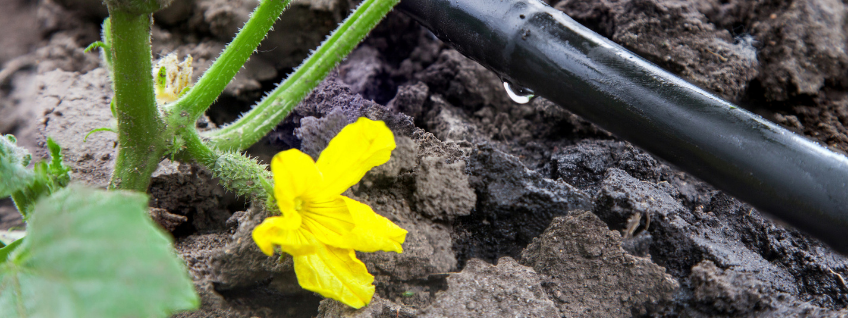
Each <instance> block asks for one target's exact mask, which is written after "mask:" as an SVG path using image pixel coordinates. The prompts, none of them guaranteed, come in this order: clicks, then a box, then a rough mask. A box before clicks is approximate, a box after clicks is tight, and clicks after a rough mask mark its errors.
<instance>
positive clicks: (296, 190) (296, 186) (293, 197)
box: [271, 149, 324, 214]
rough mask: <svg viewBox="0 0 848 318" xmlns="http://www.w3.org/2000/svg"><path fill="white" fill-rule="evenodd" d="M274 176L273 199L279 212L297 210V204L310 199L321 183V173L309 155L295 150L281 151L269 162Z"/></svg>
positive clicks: (284, 212)
mask: <svg viewBox="0 0 848 318" xmlns="http://www.w3.org/2000/svg"><path fill="white" fill-rule="evenodd" d="M271 172H272V173H273V174H274V198H275V199H277V205H279V207H280V211H282V212H283V214H286V213H287V212H289V211H293V210H297V209H299V208H300V207H299V206H297V205H298V203H302V202H303V201H308V200H310V199H311V197H310V194H312V193H315V191H313V190H314V189H316V187H318V186H320V185H321V183H323V180H324V178H323V177H322V176H321V171H319V170H318V167H317V166H316V165H315V161H313V160H312V157H309V155H307V154H305V153H302V152H300V150H297V149H290V150H286V151H282V152H280V153H278V154H277V155H275V156H274V159H272V160H271Z"/></svg>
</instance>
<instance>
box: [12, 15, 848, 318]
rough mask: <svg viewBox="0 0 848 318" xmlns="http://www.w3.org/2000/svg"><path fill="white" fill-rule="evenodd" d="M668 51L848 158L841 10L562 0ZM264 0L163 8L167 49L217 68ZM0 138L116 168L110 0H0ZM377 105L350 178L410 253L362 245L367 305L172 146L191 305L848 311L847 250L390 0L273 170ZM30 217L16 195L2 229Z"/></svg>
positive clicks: (311, 19)
mask: <svg viewBox="0 0 848 318" xmlns="http://www.w3.org/2000/svg"><path fill="white" fill-rule="evenodd" d="M551 2H552V3H551V5H554V6H556V8H559V9H560V10H563V11H564V12H566V13H567V14H569V15H570V16H572V17H573V18H575V19H576V20H577V21H579V22H581V23H583V24H584V25H586V26H588V27H590V28H591V29H593V30H595V31H597V32H599V33H601V34H602V35H604V36H607V37H609V38H611V39H613V40H614V41H616V42H618V43H620V44H622V45H624V46H625V47H627V48H629V49H631V50H633V51H634V52H636V53H638V54H640V55H642V56H644V57H646V58H648V59H650V60H652V61H654V62H655V63H657V64H659V65H661V66H662V67H664V68H666V69H668V70H670V71H672V72H674V73H676V74H678V75H680V76H681V77H684V78H686V79H688V80H690V81H691V82H693V83H695V84H697V85H700V86H702V87H705V88H707V89H709V90H711V91H714V92H716V93H717V94H719V95H721V96H723V97H724V98H727V99H729V100H731V101H734V102H736V103H739V104H740V105H742V106H743V107H746V108H748V109H751V110H753V111H755V112H757V113H759V114H761V115H763V116H764V117H766V118H769V119H771V120H774V121H776V122H778V123H780V124H781V125H783V126H784V127H787V128H789V129H791V130H793V131H796V132H798V133H801V134H804V135H805V136H807V137H808V138H811V139H813V140H815V141H818V142H820V143H822V144H825V145H827V146H828V147H829V148H830V149H832V150H834V151H837V152H842V153H844V152H845V151H848V136H846V128H845V127H846V125H848V94H846V92H848V73H847V72H846V68H848V54H847V53H846V43H848V42H846V36H847V35H848V21H846V16H848V15H846V13H848V9H846V4H844V3H843V2H840V1H834V0H809V1H734V0H730V1H718V0H710V1H697V0H675V1H672V0H618V1H611V0H591V1H582V0H580V1H578V0H574V1H572V0H564V1H551ZM255 5H256V1H249V0H243V1H232V0H194V1H189V0H186V1H177V2H175V4H174V5H173V6H172V7H171V8H169V9H167V10H165V11H162V12H160V13H157V15H156V25H155V26H154V35H153V47H154V53H155V54H154V55H155V56H156V57H160V56H164V55H165V54H167V53H169V52H172V51H176V52H178V53H179V54H181V55H183V54H186V53H190V54H192V56H194V60H195V67H196V70H195V74H196V75H199V74H201V73H202V71H204V70H205V69H206V68H208V67H209V65H210V64H211V61H212V60H213V59H214V58H215V57H216V55H217V54H218V53H219V52H220V51H221V49H222V48H223V47H224V45H225V43H226V42H227V41H228V40H229V39H230V37H231V36H232V35H233V34H234V33H235V32H236V30H237V29H238V28H239V27H240V26H241V25H242V23H243V22H244V21H245V20H246V19H247V16H248V14H249V13H250V10H251V9H252V7H253V6H255ZM353 6H354V4H353V3H350V2H347V1H344V0H311V1H301V2H297V3H295V4H294V5H293V6H292V7H291V9H290V10H289V12H287V13H286V14H285V15H284V16H283V18H282V20H281V21H280V22H278V23H277V26H276V27H275V29H276V31H275V32H273V33H272V34H271V35H270V36H269V38H268V39H266V41H265V42H264V43H263V45H262V46H261V47H260V50H259V53H258V54H257V55H256V56H254V57H253V58H252V59H251V60H250V62H249V63H248V64H247V65H246V66H245V69H243V70H242V71H241V72H240V73H239V74H238V76H237V77H236V79H235V80H234V81H233V83H232V84H230V85H229V86H228V87H227V89H226V91H225V93H224V95H223V96H222V97H221V98H220V99H219V100H218V102H217V103H216V104H215V105H214V106H213V108H212V109H211V110H210V111H209V112H208V113H207V115H208V118H204V119H202V120H201V122H199V123H198V126H199V127H201V128H203V129H211V128H214V127H216V126H217V125H222V124H225V123H227V122H229V121H231V120H233V119H234V118H236V117H237V116H238V114H239V113H241V112H243V111H246V110H247V109H249V108H250V105H252V104H253V103H254V102H255V101H256V100H257V99H258V98H259V97H260V96H261V95H262V93H263V92H265V91H267V90H270V89H273V87H274V84H275V83H277V82H279V81H280V80H281V79H283V78H284V76H285V74H287V73H289V72H291V70H292V69H293V68H294V67H296V66H297V65H298V64H299V62H300V60H301V59H302V58H303V57H304V56H306V54H307V53H308V50H309V49H312V48H314V47H315V46H316V45H317V44H318V43H319V42H320V41H321V40H322V39H323V38H324V36H325V34H327V33H328V32H329V31H330V30H331V29H332V28H333V27H334V26H335V25H336V24H337V23H338V22H339V21H341V19H342V18H343V17H344V15H345V14H346V13H347V12H349V9H350V8H352V7H353ZM0 15H2V16H0V27H2V28H3V29H4V30H5V31H6V34H7V35H6V36H4V37H2V38H0V63H2V65H3V69H2V71H0V132H2V133H14V134H16V136H18V140H19V143H20V144H21V145H24V146H26V147H28V148H29V149H31V151H32V152H33V153H35V154H36V156H43V155H44V154H45V150H44V141H45V138H46V136H50V137H52V138H54V139H56V140H57V141H58V142H59V144H61V145H62V146H63V147H65V148H66V150H65V153H66V160H67V161H68V164H69V165H71V166H72V167H73V169H74V170H73V176H74V178H75V179H76V180H78V181H79V182H83V183H86V184H90V185H93V186H99V187H104V186H105V185H106V184H107V183H108V177H109V173H110V171H111V167H112V166H113V165H114V161H113V160H114V146H115V140H116V139H115V136H114V135H113V134H110V133H98V134H94V135H92V136H91V137H90V138H89V140H88V141H87V142H86V143H83V142H82V136H84V135H85V133H87V132H88V131H90V130H92V129H94V128H99V127H108V126H110V125H112V124H113V121H114V119H112V118H111V115H110V113H109V110H108V105H109V100H110V98H111V88H110V85H109V79H108V74H107V73H106V72H105V71H104V70H103V68H100V67H99V62H98V57H97V55H96V54H83V53H82V48H84V47H85V46H87V45H88V44H89V43H91V42H92V41H94V40H96V39H97V37H98V24H99V22H100V21H101V19H102V18H103V17H104V15H105V10H103V8H102V7H101V6H100V0H61V1H59V0H54V1H48V0H44V1H39V2H37V3H36V2H31V1H24V0H9V1H5V2H3V3H2V4H0ZM361 116H366V117H369V118H372V119H379V120H383V121H385V122H386V123H387V124H388V125H389V127H390V128H391V129H392V130H393V131H394V132H395V134H396V140H397V144H398V148H397V149H396V150H395V151H394V153H393V155H392V159H391V160H390V161H389V162H388V163H387V164H385V165H383V166H380V167H377V168H375V169H374V170H373V171H371V172H370V173H369V174H368V175H366V177H365V178H364V179H363V181H362V182H360V183H359V184H358V185H356V186H354V187H352V188H351V189H350V190H349V191H348V192H346V193H345V194H346V195H348V196H350V197H352V198H355V199H357V200H359V201H362V202H365V203H367V204H369V205H370V206H372V207H373V208H374V210H375V211H377V213H380V214H382V215H384V216H386V217H387V218H389V219H391V220H392V221H394V222H395V223H397V224H398V225H400V226H402V227H403V228H405V229H407V230H408V231H409V234H408V236H407V240H406V242H405V243H404V253H403V254H394V253H384V252H378V253H358V256H359V258H360V259H362V260H363V262H365V264H366V266H367V267H368V269H369V271H370V272H371V273H372V274H374V276H375V285H376V287H377V293H376V295H375V297H374V300H373V301H372V303H371V305H370V306H368V307H366V308H364V309H362V310H359V311H354V310H352V309H350V308H347V307H346V306H344V305H342V304H340V303H338V302H336V301H332V300H322V299H321V298H320V297H319V296H317V295H315V294H313V293H311V292H306V291H304V290H302V289H301V288H300V287H299V286H298V285H297V281H296V278H295V276H294V272H293V268H292V263H291V259H290V258H289V257H287V256H283V257H282V258H280V259H275V258H268V257H266V256H264V254H262V253H261V252H259V250H258V248H257V247H256V246H255V245H254V244H253V242H252V240H251V238H250V231H251V230H252V229H253V227H254V226H256V225H257V224H258V223H259V222H261V221H262V219H263V218H264V217H266V212H264V210H263V208H262V207H261V206H259V205H250V203H249V202H246V201H245V200H244V198H238V197H235V196H234V195H232V194H230V193H227V192H226V191H224V190H223V189H222V188H221V187H220V186H218V185H217V180H215V179H214V178H212V175H211V173H210V172H209V171H208V170H207V169H205V168H203V167H199V166H196V165H192V164H180V163H172V162H170V161H167V160H166V161H165V162H163V164H162V165H161V166H160V168H159V170H157V172H156V174H155V176H154V179H153V182H152V184H151V188H150V193H151V202H150V205H151V216H152V217H153V218H154V219H155V220H156V221H157V222H158V223H160V224H161V225H162V226H163V228H166V229H167V230H169V231H171V233H173V235H174V238H175V240H176V249H177V251H178V252H179V254H180V256H181V257H183V259H184V260H185V261H186V264H187V266H188V268H189V270H190V272H191V275H192V278H193V279H194V282H195V284H196V286H197V290H198V292H199V293H200V295H201V298H202V307H201V309H200V310H199V311H197V312H192V313H181V314H177V315H175V316H177V317H315V316H317V317H339V316H345V317H448V316H451V317H519V316H520V317H554V316H562V317H628V316H668V317H676V316H687V317H714V316H744V317H802V316H803V317H844V316H845V315H846V314H848V310H846V307H848V286H847V285H846V282H845V276H848V258H846V257H845V256H842V255H839V254H837V253H835V252H833V251H832V250H830V249H828V248H827V247H826V246H824V245H823V244H822V243H821V242H819V241H817V240H815V239H813V238H811V237H810V236H807V235H805V234H804V233H800V232H798V231H797V230H794V229H792V228H791V227H788V226H786V225H784V224H782V223H780V222H777V221H774V220H772V219H770V218H769V217H768V216H767V215H764V214H762V213H760V212H759V211H757V210H756V209H753V208H751V207H750V206H748V205H747V204H745V203H743V202H740V201H738V200H736V199H734V198H733V197H731V196H728V195H727V194H724V193H723V192H721V191H719V190H716V189H714V188H712V187H711V186H710V185H708V184H705V183H703V182H701V181H700V180H698V179H695V178H694V177H692V176H689V175H688V174H686V173H684V172H681V171H678V170H677V169H675V168H674V167H671V166H669V165H668V164H666V163H665V162H664V161H662V160H661V159H658V158H655V157H653V156H652V155H651V154H649V153H646V152H645V151H642V150H641V149H639V148H637V147H634V146H633V145H631V144H629V143H627V142H626V141H623V140H620V139H617V138H616V137H615V136H613V135H611V134H609V133H607V132H606V131H604V130H603V129H600V128H598V127H596V126H594V125H592V124H591V123H589V122H586V121H585V120H582V119H581V118H579V117H577V116H575V115H573V114H571V113H570V112H568V110H566V109H563V108H561V107H559V106H557V105H555V104H553V103H551V102H549V101H547V100H545V99H544V98H536V99H534V100H533V101H532V102H530V103H528V104H524V105H520V104H516V103H513V102H512V101H511V100H510V99H509V98H508V97H507V95H506V93H505V92H504V91H503V88H502V84H501V81H500V80H499V78H498V77H497V76H496V75H495V74H493V73H492V72H490V71H488V70H486V69H485V68H483V67H481V66H480V65H478V64H476V63H475V62H473V61H470V60H468V59H467V58H465V57H463V56H462V55H461V54H459V53H457V52H456V51H454V50H452V49H451V48H449V47H447V46H445V45H443V44H442V43H441V42H440V41H439V40H437V39H435V38H434V37H433V36H432V34H430V33H429V32H428V31H427V30H424V29H422V28H421V27H420V26H418V25H417V24H416V23H414V22H412V21H411V20H410V19H409V18H407V17H405V16H403V15H402V14H399V13H392V14H390V15H389V17H388V18H387V19H386V20H385V21H383V22H382V23H381V24H380V25H379V26H378V27H377V29H376V30H375V31H374V32H373V33H372V34H371V36H370V37H369V38H368V39H366V40H365V42H364V43H363V44H362V45H360V46H359V47H358V48H357V49H356V50H355V51H354V52H353V53H352V54H351V56H350V57H349V58H348V59H347V60H346V61H345V62H344V63H343V64H342V65H340V66H339V67H338V68H337V69H336V70H335V71H334V72H333V73H332V74H331V75H330V77H329V78H328V79H327V80H325V81H324V82H323V83H321V84H320V86H319V87H318V88H317V89H316V90H315V91H314V92H313V93H312V94H310V95H309V96H308V97H307V99H306V100H305V101H303V102H302V103H301V104H300V105H299V106H297V108H295V110H294V111H293V112H292V114H291V116H289V117H288V118H286V119H285V120H284V121H283V122H282V123H280V125H279V126H278V127H277V129H276V130H275V131H273V132H272V133H270V134H269V135H268V136H266V138H264V139H263V140H262V141H260V142H259V143H258V144H257V145H256V146H254V147H252V148H251V149H250V153H251V154H252V155H253V156H257V157H259V158H260V159H261V160H263V161H265V162H267V161H268V159H270V158H271V156H273V154H274V153H276V152H278V151H281V150H285V149H289V148H298V149H301V150H302V151H304V152H305V153H307V154H310V155H312V156H313V157H317V156H318V155H319V154H320V152H321V150H322V149H323V148H324V147H326V145H327V143H328V141H329V140H330V139H331V138H332V137H333V136H334V135H335V134H336V133H337V132H338V131H339V130H340V129H341V128H342V127H344V125H346V124H348V123H351V122H353V121H354V120H355V119H356V118H358V117H361ZM22 226H23V224H22V222H21V220H20V217H18V216H17V214H16V212H15V211H14V207H13V206H12V204H11V202H10V201H9V200H3V201H0V228H2V229H9V228H20V227H22Z"/></svg>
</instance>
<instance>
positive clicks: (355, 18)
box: [207, 0, 400, 150]
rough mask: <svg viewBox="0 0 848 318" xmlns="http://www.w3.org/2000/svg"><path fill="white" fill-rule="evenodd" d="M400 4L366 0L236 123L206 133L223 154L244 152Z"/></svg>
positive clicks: (397, 0) (396, 1)
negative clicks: (290, 73)
mask: <svg viewBox="0 0 848 318" xmlns="http://www.w3.org/2000/svg"><path fill="white" fill-rule="evenodd" d="M398 2H400V0H365V1H363V2H362V4H360V5H359V7H358V8H357V9H356V11H354V12H353V13H352V14H351V15H350V16H349V17H348V18H347V19H345V21H344V22H343V23H342V24H341V25H340V26H339V28H338V29H336V30H335V31H334V32H333V34H332V35H330V37H329V38H328V39H327V40H326V41H325V42H324V43H323V44H321V46H320V47H319V48H318V50H316V51H315V52H314V53H313V54H312V55H311V56H310V57H309V58H308V59H307V60H306V61H305V62H304V63H303V64H302V65H301V66H300V67H298V69H297V71H295V72H294V73H293V74H292V75H290V76H289V77H288V78H287V79H286V80H285V81H283V83H282V84H280V85H279V86H278V87H277V88H276V89H274V91H272V92H271V93H270V94H268V95H267V96H265V98H264V99H262V101H260V102H259V103H258V104H257V105H256V106H254V107H253V109H251V110H250V111H249V112H248V113H246V114H244V116H242V117H241V118H240V119H239V120H238V121H236V122H235V123H233V124H231V125H229V126H227V127H224V128H222V129H220V130H217V131H214V132H211V133H209V134H208V135H207V136H208V137H210V138H211V144H212V145H213V146H215V147H217V148H218V149H222V150H244V149H246V148H247V147H249V146H250V145H253V144H254V143H256V142H257V141H259V139H260V138H262V137H263V136H265V135H266V134H267V133H268V132H270V131H271V129H273V128H274V127H276V126H277V124H278V123H279V122H280V121H282V120H283V118H285V117H286V115H288V113H289V112H290V111H291V109H292V108H293V107H294V106H295V105H297V104H298V103H299V102H300V101H301V100H303V99H304V98H305V97H306V95H307V94H309V92H310V91H312V89H314V88H315V87H316V86H318V83H320V82H321V81H322V80H323V79H324V78H325V77H326V76H327V74H329V72H330V70H332V69H333V68H334V67H335V66H336V65H338V63H339V62H341V61H342V59H344V58H345V57H346V56H347V55H348V54H349V53H350V52H351V51H352V50H353V49H354V48H355V47H356V45H357V44H359V42H361V41H362V39H364V38H365V36H366V35H368V33H369V32H370V31H371V30H372V29H373V28H374V27H375V26H376V25H377V23H378V22H380V20H382V19H383V17H385V16H386V14H388V13H389V11H391V9H392V7H394V5H395V4H397V3H398Z"/></svg>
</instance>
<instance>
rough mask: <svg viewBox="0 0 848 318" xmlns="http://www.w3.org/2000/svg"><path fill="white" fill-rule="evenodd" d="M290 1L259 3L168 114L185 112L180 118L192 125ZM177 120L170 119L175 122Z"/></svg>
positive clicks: (272, 0)
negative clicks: (224, 47)
mask: <svg viewBox="0 0 848 318" xmlns="http://www.w3.org/2000/svg"><path fill="white" fill-rule="evenodd" d="M290 2H291V0H263V1H262V2H261V3H260V4H259V6H258V7H256V9H255V10H254V11H253V14H251V16H250V19H249V20H248V21H247V23H245V25H244V28H242V29H241V31H239V33H238V34H237V35H236V37H235V39H233V41H232V42H230V44H229V45H227V48H226V49H224V52H223V53H221V56H220V57H218V59H217V60H215V63H213V64H212V66H211V67H210V68H209V69H208V70H207V71H206V72H205V73H203V76H202V77H201V78H200V79H199V80H198V81H197V83H196V84H195V85H194V87H192V88H191V89H190V90H189V91H188V93H186V94H185V95H184V96H183V97H181V98H180V99H179V100H177V101H176V102H174V103H173V104H171V105H169V106H168V108H169V110H170V111H171V113H172V114H182V113H183V112H187V113H188V116H182V115H180V117H181V118H184V120H185V121H186V123H187V124H193V123H194V122H195V121H197V118H198V117H200V115H202V114H203V113H204V112H205V111H206V109H208V108H209V106H211V105H212V103H213V102H214V101H215V99H217V98H218V96H220V95H221V92H223V91H224V88H225V87H226V86H227V84H229V83H230V81H231V80H232V79H233V77H234V76H235V75H236V73H238V71H239V69H241V67H242V66H243V65H244V63H245V62H247V59H248V58H249V57H250V55H251V54H253V52H254V51H256V48H257V47H258V46H259V43H260V42H261V41H262V39H264V38H265V35H266V34H267V33H268V31H269V30H270V29H271V27H272V26H274V22H275V21H277V19H278V18H279V17H280V14H282V13H283V11H284V10H285V9H286V7H287V6H288V5H289V3H290ZM180 117H174V118H175V119H179V118H180Z"/></svg>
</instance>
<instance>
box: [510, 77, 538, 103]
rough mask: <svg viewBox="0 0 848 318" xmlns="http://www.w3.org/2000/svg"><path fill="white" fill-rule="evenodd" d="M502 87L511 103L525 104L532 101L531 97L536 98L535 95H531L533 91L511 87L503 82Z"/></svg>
mask: <svg viewBox="0 0 848 318" xmlns="http://www.w3.org/2000/svg"><path fill="white" fill-rule="evenodd" d="M503 85H504V89H506V93H507V95H509V98H510V99H512V101H513V102H516V103H519V104H527V103H529V102H530V101H531V100H533V97H536V95H534V94H533V90H531V89H529V88H526V87H521V86H516V85H512V84H510V83H509V82H507V81H504V82H503Z"/></svg>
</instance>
